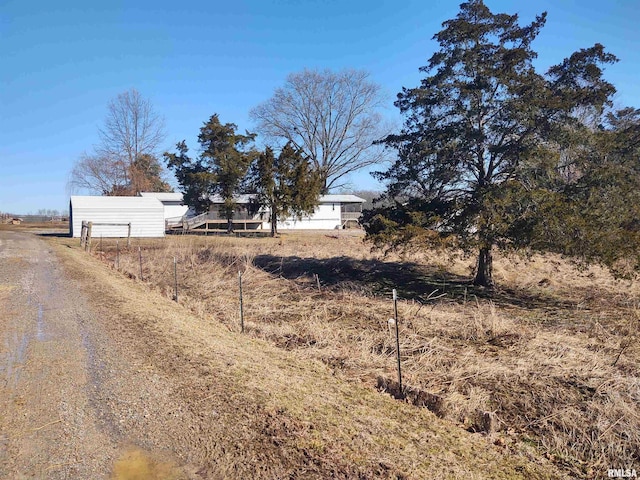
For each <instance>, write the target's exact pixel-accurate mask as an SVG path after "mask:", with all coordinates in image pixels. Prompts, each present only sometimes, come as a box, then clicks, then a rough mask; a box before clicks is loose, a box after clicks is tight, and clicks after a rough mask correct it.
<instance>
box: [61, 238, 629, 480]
mask: <svg viewBox="0 0 640 480" xmlns="http://www.w3.org/2000/svg"><path fill="white" fill-rule="evenodd" d="M68 241H70V240H68ZM138 247H140V254H141V257H142V276H143V278H144V283H145V286H146V288H149V289H151V290H153V291H154V292H156V293H157V294H159V295H160V296H163V297H165V298H166V299H168V300H169V299H171V298H172V297H173V295H174V282H175V279H174V258H175V261H176V265H177V273H178V288H179V301H180V304H181V305H182V306H184V307H186V308H187V309H189V310H190V311H191V312H192V313H193V314H194V315H195V316H197V317H198V318H199V319H201V320H200V321H202V322H211V321H213V322H214V324H216V325H220V324H221V325H223V326H224V327H225V329H224V330H225V331H226V332H228V335H231V336H233V338H239V337H237V336H234V335H236V334H235V333H232V332H237V331H238V330H239V314H238V310H239V309H238V272H240V273H241V274H242V279H243V293H244V298H243V300H244V325H245V333H246V335H245V336H243V337H242V338H243V339H244V338H247V339H249V338H255V339H259V340H262V341H266V342H267V343H266V344H265V345H267V344H270V345H272V346H273V347H275V350H268V351H269V352H271V351H281V352H283V353H282V354H283V355H285V354H291V355H293V356H292V357H290V358H291V359H294V358H295V359H296V360H295V362H294V363H295V364H296V365H297V362H307V361H308V362H311V363H310V364H309V365H316V364H315V363H313V362H318V361H319V362H322V364H324V365H325V368H323V369H319V367H313V368H314V369H316V370H317V372H316V373H313V375H316V374H317V375H319V377H318V378H314V380H313V382H311V380H310V379H309V378H307V377H304V378H300V379H299V380H298V381H300V382H301V383H300V388H302V389H304V390H307V389H308V388H310V385H311V384H313V385H315V387H313V389H314V390H313V391H314V393H313V395H314V396H317V395H320V396H322V395H326V394H323V393H319V392H328V391H332V390H337V391H338V392H342V393H341V394H338V397H333V396H331V400H330V402H329V403H330V404H332V405H340V407H339V408H338V407H336V408H338V410H337V412H339V413H337V417H335V418H334V420H333V422H334V423H332V425H331V428H335V429H339V428H340V425H341V424H342V422H348V424H350V425H352V426H353V428H351V429H350V428H346V429H345V431H347V432H348V431H351V433H352V434H353V435H355V436H357V432H358V431H360V430H361V429H366V428H370V427H365V424H366V425H371V424H373V425H378V426H382V423H385V422H387V420H384V421H383V420H382V418H385V417H386V416H387V415H408V416H409V417H411V419H412V420H411V425H412V430H413V429H414V428H417V430H413V431H412V433H411V434H410V436H409V437H406V436H402V435H401V437H400V438H397V437H395V435H396V434H397V432H399V430H397V428H399V427H398V426H396V427H393V428H391V427H390V426H389V425H387V426H386V427H383V428H382V430H384V431H386V432H387V433H389V432H391V431H395V433H394V434H393V435H391V436H389V437H385V440H381V439H379V438H378V439H376V440H374V439H373V438H369V439H368V441H367V442H365V443H363V444H361V445H360V446H361V447H362V449H363V450H361V451H360V452H359V453H355V452H352V453H351V454H349V455H350V458H351V456H353V458H360V460H361V461H362V462H364V463H367V462H368V461H369V460H370V458H371V457H370V455H369V454H368V453H367V454H365V453H363V452H365V451H368V450H369V449H370V448H372V445H373V444H376V445H382V444H384V445H385V449H386V448H388V447H390V446H393V448H397V449H399V450H398V453H397V455H399V456H401V457H404V455H406V454H407V453H408V452H410V451H414V452H415V453H416V455H417V457H416V458H415V459H413V460H411V463H410V464H411V466H409V464H407V463H405V461H401V462H399V463H397V464H395V465H398V468H399V470H398V471H399V472H402V475H408V476H412V475H411V473H410V472H413V474H414V475H416V477H415V478H423V477H422V476H421V475H419V474H416V472H420V471H423V472H425V473H426V472H429V471H430V466H429V465H431V466H433V463H432V460H428V459H427V458H428V457H429V453H428V452H430V451H431V449H432V448H433V445H434V444H433V442H428V443H429V445H430V447H428V448H427V450H425V451H426V452H427V453H426V454H420V453H418V452H421V449H420V448H419V447H418V444H416V443H415V442H416V441H418V443H420V441H419V440H417V439H418V438H428V437H429V435H431V434H427V433H426V432H423V433H420V429H421V428H427V429H428V430H429V429H430V428H431V427H424V425H422V422H427V420H426V419H427V418H431V417H429V416H428V415H427V413H426V412H425V410H426V409H425V408H418V407H413V406H411V405H409V404H407V403H405V404H402V403H397V402H395V403H396V405H394V404H393V403H394V402H391V403H390V402H389V398H390V397H387V396H386V395H380V394H376V386H377V385H379V384H380V380H379V378H380V377H382V378H395V357H394V355H395V337H394V336H393V333H394V332H392V330H391V329H390V328H389V323H388V320H389V318H390V317H391V316H393V306H392V303H391V297H390V290H391V288H397V289H398V292H399V294H400V298H401V301H400V303H399V318H400V323H399V325H400V350H401V352H402V366H403V377H404V380H405V382H406V384H408V385H409V386H410V387H411V388H412V389H413V391H414V392H426V393H425V394H428V395H431V396H435V397H433V398H437V402H436V403H437V405H438V408H437V409H434V410H435V413H436V414H437V416H439V417H440V418H441V419H443V420H444V423H443V424H441V423H437V424H438V425H447V427H446V429H449V430H446V431H447V432H449V433H445V434H444V435H445V436H447V435H450V432H455V431H458V432H460V433H459V434H456V436H455V438H456V442H462V444H464V443H465V442H467V441H468V439H471V438H474V439H478V441H481V442H483V441H484V442H486V444H487V445H494V446H497V447H498V448H499V449H501V450H502V451H503V452H504V454H506V455H516V457H517V458H520V456H521V455H525V456H529V457H530V458H532V459H538V460H539V461H541V462H543V463H544V462H547V461H550V462H551V463H553V464H555V465H556V467H557V468H558V469H560V471H562V472H564V473H565V474H568V475H572V476H574V477H578V478H592V477H593V476H595V475H600V474H602V475H604V473H602V472H606V470H607V469H608V468H612V466H615V465H629V466H633V465H637V464H638V463H639V462H640V447H639V446H640V415H639V414H638V409H637V405H638V402H639V401H640V377H639V375H638V360H640V349H639V348H638V333H637V332H638V326H639V318H640V309H639V308H638V305H639V302H640V297H639V295H638V292H639V290H638V287H637V285H636V284H625V283H622V282H617V281H615V280H614V279H612V278H611V277H610V276H609V275H608V274H607V273H606V272H605V271H602V270H600V269H597V268H593V269H591V270H589V271H579V270H577V269H576V268H574V267H573V266H572V265H570V264H568V263H567V262H565V261H563V260H561V259H559V258H555V257H544V258H542V257H536V258H532V259H529V260H526V261H525V260H523V259H520V258H500V259H498V260H497V265H496V266H495V272H496V276H497V279H498V282H499V284H500V285H502V286H503V287H502V288H500V289H498V291H496V292H495V293H492V294H489V293H488V292H486V291H484V290H481V289H479V290H475V289H472V288H471V287H469V286H467V285H466V283H465V280H466V277H467V275H468V274H469V268H470V267H469V265H470V263H471V261H470V260H468V259H459V260H456V261H446V262H445V261H444V260H442V261H440V260H438V257H437V255H436V254H434V253H428V254H425V255H415V256H413V257H411V258H386V259H383V258H381V257H379V256H377V255H375V254H372V253H371V252H369V250H368V247H367V246H365V245H363V244H362V241H361V238H360V237H357V236H343V235H324V234H315V235H310V234H307V235H286V236H283V237H281V238H280V239H270V238H269V239H243V238H226V237H214V238H211V237H209V238H203V237H199V238H196V237H169V238H166V239H162V240H158V241H141V242H139V243H138V242H135V243H134V245H133V246H132V247H131V249H129V250H127V249H122V246H121V245H120V244H118V250H119V254H118V259H117V260H116V255H115V241H112V240H109V241H106V240H105V241H103V242H102V245H100V243H99V242H94V248H95V249H94V251H93V255H95V256H96V257H98V258H100V259H101V260H102V261H103V262H104V263H105V264H107V265H109V266H112V267H114V268H115V267H116V266H117V268H118V269H119V270H121V271H122V272H124V273H125V274H126V275H127V276H128V277H129V278H130V279H133V280H139V277H140V256H139V251H138ZM116 263H117V265H116ZM216 328H217V327H216ZM243 341H245V340H243ZM247 341H248V340H247ZM234 345H235V347H234V348H236V349H237V348H239V347H238V346H237V345H238V344H234ZM255 345H263V344H262V343H260V344H252V347H251V348H257V347H256V346H255ZM260 348H262V347H260ZM241 349H242V348H240V350H241ZM265 351H266V350H265ZM238 354H240V353H238ZM267 357H268V356H267ZM267 357H264V358H263V361H264V362H267V363H268V362H270V361H271V360H269V359H267ZM282 358H289V357H287V356H285V357H282ZM287 361H292V360H287ZM292 365H293V364H292ZM251 368H254V367H253V366H252V367H251ZM296 368H297V367H296ZM318 372H322V373H321V374H320V373H318ZM280 375H282V377H281V378H280V379H279V381H282V382H285V383H286V382H287V381H288V380H287V378H288V377H289V373H288V372H287V370H286V369H284V370H281V371H280ZM246 381H247V382H249V383H252V382H255V378H253V377H252V379H251V380H246ZM327 382H328V383H327ZM332 382H338V384H339V385H340V388H337V389H336V387H335V386H331V383H332ZM255 387H258V386H257V385H255V386H254V388H255ZM260 388H261V387H260ZM343 388H344V389H346V390H342V389H343ZM347 392H350V393H347ZM354 392H358V393H357V394H355V393H354ZM305 395H310V393H308V394H305ZM341 395H347V398H345V397H342V396H341ZM376 395H377V397H378V398H379V399H378V400H373V398H375V397H376ZM416 395H417V396H418V397H419V394H416ZM300 398H302V397H300ZM430 398H431V397H430ZM307 402H308V397H305V398H304V400H303V401H302V402H301V403H300V404H298V403H296V402H293V403H291V402H289V403H288V407H287V411H288V412H291V413H292V414H293V416H294V417H295V418H296V419H298V420H301V419H303V418H305V415H306V414H307V412H306V407H305V406H304V405H307ZM350 402H353V404H354V405H358V406H357V407H355V408H354V406H353V405H351V406H349V403H350ZM371 402H373V403H371ZM380 402H381V403H380ZM428 403H429V402H426V403H425V405H426V404H428ZM374 404H375V405H376V406H375V407H374V408H373V410H372V409H371V407H372V405H374ZM323 405H324V404H321V405H318V408H319V409H320V410H321V411H322V410H324V409H326V408H330V407H326V406H323ZM273 407H274V408H279V407H276V405H275V404H274V405H273ZM342 408H344V409H345V410H344V411H342V410H340V409H342ZM359 409H364V410H361V411H359V413H358V416H359V417H358V418H362V419H363V418H366V417H367V416H372V417H371V418H368V419H367V420H366V421H365V420H362V422H363V423H362V424H359V425H356V424H353V419H348V418H349V414H350V411H358V410H359ZM378 409H382V410H381V411H380V412H379V413H376V412H377V411H378ZM392 412H395V413H392ZM325 413H328V412H325ZM334 413H335V412H334ZM332 415H333V414H332ZM424 415H427V417H424ZM487 415H490V416H491V417H490V418H491V422H490V425H488V426H487V422H486V418H487ZM407 418H408V417H407ZM418 418H420V419H422V420H420V421H419V422H416V420H417V419H418ZM347 419H348V420H347ZM397 419H399V417H396V420H397ZM323 421H324V422H326V420H323ZM402 421H404V420H400V422H402ZM432 421H433V420H429V422H432ZM380 422H382V423H380ZM416 423H418V424H420V425H419V426H417V425H416ZM414 426H415V427H414ZM325 427H326V428H329V426H328V425H325ZM300 428H301V431H305V427H304V426H301V427H300ZM439 428H445V427H439ZM330 430H331V429H330ZM465 430H467V431H469V432H477V431H482V432H483V433H482V434H481V435H478V434H475V435H469V434H467V433H466V432H465ZM331 431H332V432H333V430H331ZM442 432H443V431H441V434H442ZM463 433H464V434H463ZM307 434H308V432H307ZM331 435H333V433H332V434H331ZM375 435H381V432H380V431H376V433H375ZM385 435H386V434H385ZM458 435H461V436H458ZM311 437H313V440H312V443H313V442H320V443H321V444H322V446H321V447H318V448H320V450H322V451H325V452H326V450H323V449H326V448H328V446H329V445H332V444H333V442H334V441H335V440H337V438H331V436H327V435H326V434H323V435H317V434H315V433H314V434H311ZM352 438H354V437H352ZM410 438H412V439H410ZM339 441H345V442H347V443H349V442H350V441H349V440H348V438H346V437H344V435H342V436H339ZM447 441H449V440H447ZM474 441H476V440H474ZM406 442H408V443H406ZM408 445H411V447H410V448H408ZM438 448H440V447H438ZM474 448H477V447H474ZM400 451H403V452H404V453H399V452H400ZM476 454H478V455H479V453H477V452H474V453H471V452H470V451H469V450H467V451H466V453H464V454H461V458H462V459H458V460H455V461H454V463H455V464H456V465H457V466H456V467H455V468H456V469H458V471H460V472H462V471H465V472H467V473H468V472H471V471H473V470H474V467H472V466H471V465H472V464H471V463H466V462H467V461H471V462H472V463H473V462H474V460H473V459H474V458H475V455H476ZM423 455H426V457H427V458H423V459H422V460H419V459H420V458H421V457H422V456H423ZM392 457H394V455H391V457H390V458H392ZM478 458H480V457H478ZM406 460H408V459H406ZM437 461H444V457H440V458H439V459H438V460H437ZM415 462H417V463H415ZM457 462H460V463H457ZM423 469H424V470H423ZM371 471H372V470H369V472H371ZM487 476H488V477H490V478H498V477H494V476H493V475H489V474H488V473H487ZM525 476H526V477H528V478H531V477H530V476H529V475H525Z"/></svg>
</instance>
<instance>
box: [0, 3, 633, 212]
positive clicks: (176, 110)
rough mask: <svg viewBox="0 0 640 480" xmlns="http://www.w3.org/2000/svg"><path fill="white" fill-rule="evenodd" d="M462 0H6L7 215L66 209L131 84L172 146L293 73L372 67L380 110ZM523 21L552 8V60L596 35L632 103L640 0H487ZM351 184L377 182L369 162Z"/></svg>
mask: <svg viewBox="0 0 640 480" xmlns="http://www.w3.org/2000/svg"><path fill="white" fill-rule="evenodd" d="M459 3H460V2H459V1H447V0H444V1H440V2H428V1H425V0H419V1H418V0H406V1H403V2H397V1H391V0H389V1H387V0H384V1H377V0H369V1H360V0H356V1H349V0H342V1H340V0H310V1H305V0H298V1H295V0H263V1H258V0H251V1H248V0H244V1H243V0H235V1H233V2H231V1H225V2H218V1H216V0H210V1H207V2H205V1H190V0H184V1H182V2H175V1H172V2H167V1H164V0H154V1H135V0H128V1H120V0H112V1H105V2H87V1H86V0H85V1H82V2H80V1H67V0H59V1H55V2H52V1H49V0H47V1H32V0H19V1H11V0H9V1H7V0H3V1H1V2H0V211H4V212H12V213H23V214H24V213H29V212H35V211H37V210H38V209H40V208H49V209H65V208H66V207H67V204H68V192H67V190H66V183H67V179H68V175H69V172H70V170H71V168H72V166H73V163H74V161H75V160H77V158H78V157H79V156H80V155H81V154H82V152H84V151H90V150H91V148H92V146H93V145H94V144H96V143H97V141H98V136H97V130H98V127H99V126H100V125H101V124H102V123H103V121H104V117H105V114H106V109H107V103H108V102H109V100H111V99H113V98H114V97H116V96H117V95H118V94H119V93H122V92H124V91H126V90H128V89H131V88H136V89H137V90H138V91H139V92H140V93H141V94H142V95H143V96H144V97H146V98H148V99H150V100H151V101H152V103H153V105H154V106H155V108H156V110H157V112H158V113H160V114H161V115H163V116H164V117H165V119H166V126H167V131H168V134H169V135H168V138H167V140H166V142H165V143H166V144H165V145H164V149H171V148H172V147H173V145H175V143H176V142H177V141H180V140H182V139H186V140H187V144H188V145H189V146H190V148H191V149H192V150H195V149H196V147H197V144H196V139H197V135H198V131H199V129H200V126H201V125H202V123H203V122H204V121H205V120H206V119H208V118H209V117H210V116H211V115H212V114H213V113H218V114H219V115H220V119H221V121H222V122H225V123H226V122H233V123H236V124H237V125H238V126H239V127H240V130H245V129H248V130H251V128H252V124H251V122H250V120H249V118H248V112H249V110H250V109H251V108H252V107H253V106H255V105H257V104H259V103H261V102H262V101H264V100H266V99H268V98H269V97H270V96H271V95H272V93H273V91H274V89H275V88H277V87H279V86H281V85H282V84H283V83H284V79H285V77H286V75H287V74H289V73H291V72H296V71H300V70H302V69H304V68H320V69H324V68H330V69H341V68H346V67H348V68H357V69H364V70H367V71H369V72H370V74H371V79H372V80H373V81H375V82H377V83H379V84H380V85H382V87H383V89H384V91H385V92H386V93H387V95H388V109H387V110H386V112H385V113H386V115H387V116H388V117H389V119H390V120H392V121H396V122H398V124H399V123H400V117H399V116H398V113H397V111H396V109H395V107H393V100H394V98H395V95H396V94H397V92H398V91H400V89H401V88H402V87H403V86H407V87H414V86H416V85H417V84H418V82H419V80H420V78H421V75H420V73H419V72H418V68H419V67H420V66H422V65H424V64H426V61H427V59H428V58H429V57H430V56H431V54H432V53H433V52H434V51H435V50H436V49H437V44H436V43H435V42H434V41H433V40H431V38H432V36H433V35H434V34H435V33H436V32H437V31H439V30H440V28H441V24H442V22H443V21H445V20H447V19H449V18H453V17H455V15H456V14H457V12H458V6H459ZM486 3H487V5H488V6H489V7H490V8H491V9H492V11H494V12H505V13H519V14H520V18H521V22H522V23H524V22H529V21H531V20H533V18H534V16H535V14H537V13H540V12H542V11H545V10H546V11H547V12H548V19H547V25H546V27H545V28H544V29H543V30H542V32H541V34H540V36H539V37H538V39H537V40H536V42H535V43H534V49H535V50H536V51H538V53H539V58H538V67H539V68H540V69H545V68H546V67H548V66H549V65H552V64H555V63H558V62H560V61H561V60H562V59H563V58H564V57H566V56H568V55H570V54H571V53H572V52H573V51H575V50H577V49H579V48H583V47H588V46H591V45H593V44H594V43H596V42H600V43H602V44H604V45H605V47H606V48H607V50H608V51H610V52H611V53H614V54H615V55H617V56H618V57H619V58H620V62H619V63H618V64H616V65H613V66H610V67H608V68H607V71H606V73H605V75H606V78H607V79H608V80H610V81H611V82H613V83H614V84H615V85H616V88H617V89H618V94H617V96H616V99H615V100H616V104H617V105H619V106H624V105H629V106H635V107H638V106H639V105H638V103H639V102H638V97H639V95H640V86H639V85H638V84H639V81H638V80H639V79H638V73H639V72H640V68H639V66H640V30H639V29H638V24H640V2H639V1H638V0H633V1H631V0H624V1H622V0H621V1H612V2H595V1H590V0H582V1H577V0H575V1H574V0H554V1H550V0H540V1H537V2H519V1H517V2H516V1H505V0H486ZM352 181H353V184H354V187H355V188H374V187H376V183H375V182H374V181H373V180H372V179H371V178H370V176H369V175H368V174H367V173H366V172H363V173H362V174H359V175H356V176H354V177H353V178H352Z"/></svg>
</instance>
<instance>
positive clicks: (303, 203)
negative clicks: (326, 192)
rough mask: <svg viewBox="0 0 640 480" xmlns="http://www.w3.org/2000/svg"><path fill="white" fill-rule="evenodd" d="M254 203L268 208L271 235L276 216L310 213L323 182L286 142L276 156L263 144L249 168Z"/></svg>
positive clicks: (316, 202) (273, 231)
mask: <svg viewBox="0 0 640 480" xmlns="http://www.w3.org/2000/svg"><path fill="white" fill-rule="evenodd" d="M251 183H252V186H253V188H254V189H255V191H256V192H257V199H256V203H257V206H264V207H267V208H268V209H269V212H270V213H269V215H270V218H269V221H270V223H271V236H275V235H276V234H277V232H278V219H281V218H283V217H288V216H297V217H301V216H302V215H304V214H311V213H313V211H314V209H315V207H316V206H317V205H318V198H319V197H320V192H321V190H322V187H323V185H324V182H323V180H322V177H321V175H319V174H318V172H317V171H315V170H314V169H313V168H312V167H311V164H310V162H309V160H308V159H307V158H306V157H304V156H303V155H302V152H301V151H300V150H298V149H296V148H294V147H293V145H292V144H291V142H289V143H287V144H286V145H285V146H284V148H283V149H282V151H281V152H280V155H279V156H278V157H277V158H276V157H275V155H274V154H273V150H272V149H271V148H269V147H267V148H266V149H265V151H264V153H262V154H261V155H260V156H259V157H258V159H257V160H256V161H255V162H254V164H253V167H252V169H251Z"/></svg>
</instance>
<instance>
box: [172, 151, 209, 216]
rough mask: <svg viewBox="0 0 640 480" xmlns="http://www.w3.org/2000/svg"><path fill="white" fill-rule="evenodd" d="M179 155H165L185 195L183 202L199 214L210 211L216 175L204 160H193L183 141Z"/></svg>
mask: <svg viewBox="0 0 640 480" xmlns="http://www.w3.org/2000/svg"><path fill="white" fill-rule="evenodd" d="M176 150H177V153H169V152H165V153H164V158H165V161H166V162H167V167H168V168H169V169H170V170H173V172H174V174H175V176H176V179H177V180H178V183H179V184H180V188H181V190H182V193H183V202H184V204H185V205H189V206H190V207H191V208H193V209H194V210H195V212H196V213H197V214H200V213H205V212H207V211H209V206H210V205H211V195H213V192H214V186H215V175H214V174H213V173H212V172H211V170H210V168H209V165H207V163H206V162H205V161H204V160H203V159H202V158H191V157H189V155H188V154H187V153H188V151H189V149H188V148H187V144H186V142H185V141H184V140H183V141H181V142H179V143H178V144H177V145H176Z"/></svg>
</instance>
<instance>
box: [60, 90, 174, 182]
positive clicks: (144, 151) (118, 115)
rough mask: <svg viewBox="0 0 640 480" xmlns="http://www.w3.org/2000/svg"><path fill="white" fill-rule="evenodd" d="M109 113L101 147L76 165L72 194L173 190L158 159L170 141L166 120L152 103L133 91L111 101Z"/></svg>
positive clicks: (102, 130) (102, 129)
mask: <svg viewBox="0 0 640 480" xmlns="http://www.w3.org/2000/svg"><path fill="white" fill-rule="evenodd" d="M107 109H108V110H107V116H106V118H105V121H104V126H103V127H102V128H100V129H99V135H100V143H99V144H98V145H97V146H95V147H94V153H91V154H86V153H85V154H83V155H82V157H80V159H79V160H78V161H77V162H76V164H75V165H74V167H73V170H72V171H71V178H70V181H69V188H70V190H72V191H78V190H84V191H89V192H93V193H100V194H102V195H136V194H138V193H139V192H140V191H143V190H145V189H147V188H150V187H153V188H154V189H156V190H160V191H163V190H169V189H170V187H169V185H168V184H166V182H164V181H163V179H162V166H161V164H160V163H159V162H158V160H157V155H156V154H157V150H158V147H159V146H160V143H161V142H162V141H163V140H164V139H165V137H166V133H165V130H164V120H163V118H162V117H160V116H159V115H158V114H157V113H156V112H155V111H154V109H153V106H152V105H151V102H150V101H149V100H147V99H145V98H143V97H142V95H140V93H139V92H138V91H137V90H135V89H131V90H129V91H127V92H124V93H121V94H119V95H118V96H117V97H116V98H115V99H113V100H111V101H110V102H109V104H108V106H107Z"/></svg>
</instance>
